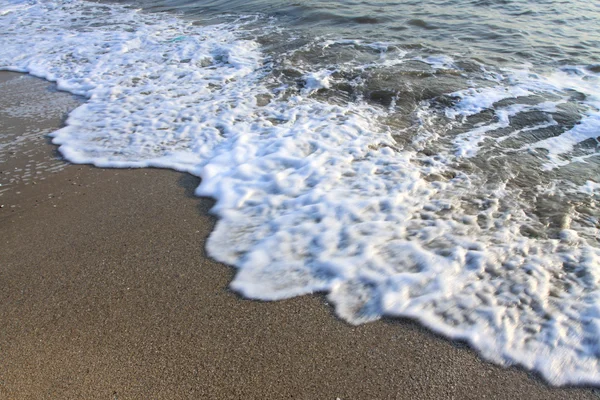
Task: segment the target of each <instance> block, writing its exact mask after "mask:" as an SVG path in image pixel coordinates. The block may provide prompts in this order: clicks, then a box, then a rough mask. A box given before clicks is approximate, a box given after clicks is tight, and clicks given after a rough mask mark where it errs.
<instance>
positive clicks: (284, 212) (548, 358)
mask: <svg viewBox="0 0 600 400" xmlns="http://www.w3.org/2000/svg"><path fill="white" fill-rule="evenodd" d="M599 10H600V8H599V7H598V6H595V5H591V4H588V3H587V2H580V1H575V2H568V3H567V2H558V1H531V2H527V4H523V2H517V1H508V0H505V1H460V2H444V1H430V2H425V4H424V3H423V2H401V3H400V2H398V3H394V2H369V1H364V2H342V3H336V2H279V3H276V2H263V1H255V2H239V3H237V2H233V3H232V2H227V3H225V2H221V1H213V2H205V3H202V4H199V3H198V2H190V1H188V2H181V1H167V2H165V1H160V2H159V1H141V2H135V3H127V4H126V5H112V4H104V3H102V4H99V3H87V2H82V1H77V0H76V1H69V2H63V1H46V2H35V1H12V0H10V1H7V0H0V26H1V27H2V29H1V30H0V32H1V33H0V68H3V69H9V70H15V71H22V72H29V73H32V74H34V75H37V76H41V77H44V78H46V79H50V80H54V81H57V82H58V85H59V88H61V89H63V90H67V91H70V92H72V93H75V94H79V95H83V96H86V97H87V98H88V101H87V103H86V104H85V105H83V106H81V107H79V108H78V109H77V110H75V111H74V112H73V113H71V115H70V118H69V120H68V121H67V127H66V128H64V129H62V130H60V131H58V132H56V133H55V134H54V142H55V143H56V144H58V145H60V151H61V152H62V153H63V154H64V155H65V157H66V158H67V159H69V160H70V161H73V162H77V163H92V164H95V165H98V166H109V167H144V166H157V167H166V168H173V169H177V170H183V171H188V172H190V173H192V174H194V175H197V176H200V177H201V178H202V184H201V186H200V187H199V188H198V190H197V193H198V194H199V195H206V196H212V197H214V198H215V199H216V200H217V203H216V206H215V207H214V209H213V212H214V213H215V214H216V215H218V217H219V218H220V219H219V223H218V225H217V228H216V230H215V232H214V233H213V234H212V235H211V238H210V240H209V243H208V250H209V252H210V254H211V255H212V256H213V257H215V258H217V259H218V260H221V261H223V262H227V263H229V264H231V265H234V266H236V267H237V268H238V273H237V275H236V277H235V279H234V281H233V282H232V287H233V288H234V289H235V290H237V291H239V292H240V293H242V294H243V295H245V296H248V297H251V298H257V299H264V300H276V299H282V298H287V297H291V296H297V295H302V294H306V293H311V292H315V291H323V292H327V293H328V296H329V299H330V300H331V301H332V303H333V304H334V305H335V307H336V312H337V314H338V315H339V316H340V317H341V318H343V319H345V320H347V321H348V322H351V323H364V322H368V321H372V320H375V319H377V318H380V317H381V316H382V315H388V316H404V317H411V318H415V319H418V320H419V321H421V322H422V323H423V324H425V325H426V326H428V327H430V328H431V329H434V330H436V331H437V332H440V333H442V334H444V335H446V336H448V337H452V338H458V339H463V340H466V341H468V342H469V343H470V344H471V345H472V346H473V347H474V348H475V349H477V350H478V351H479V352H480V353H481V354H482V355H483V356H484V357H486V358H487V359H490V360H492V361H494V362H497V363H501V364H513V363H516V364H520V365H522V366H524V367H526V368H529V369H533V370H536V371H537V372H539V373H541V374H542V375H543V376H544V377H545V378H546V379H547V380H548V381H549V382H551V383H553V384H567V383H594V384H597V383H598V382H600V333H599V326H600V325H599V322H600V287H599V279H600V236H599V233H598V229H599V228H600V221H599V218H600V211H599V209H598V201H599V199H600V180H599V178H598V177H599V176H600V174H599V173H600V157H599V155H600V153H599V151H598V150H599V149H598V148H599V142H598V137H599V135H600V111H599V110H600V97H599V90H598V87H599V85H598V84H599V79H600V66H599V62H598V52H597V51H596V48H598V39H599V37H600V36H599V35H598V33H597V30H595V29H594V27H595V26H597V23H598V22H599V21H600V11H599Z"/></svg>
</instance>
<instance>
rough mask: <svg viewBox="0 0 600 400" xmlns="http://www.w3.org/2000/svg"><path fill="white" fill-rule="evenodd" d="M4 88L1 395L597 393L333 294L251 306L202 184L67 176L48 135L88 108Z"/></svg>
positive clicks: (141, 176)
mask: <svg viewBox="0 0 600 400" xmlns="http://www.w3.org/2000/svg"><path fill="white" fill-rule="evenodd" d="M0 92H1V93H3V96H0V105H1V106H0V138H1V140H2V142H1V143H2V147H0V149H1V152H0V171H2V174H0V183H1V184H2V186H1V187H0V190H2V191H1V195H0V205H2V208H1V209H0V227H1V228H0V229H1V230H0V236H1V240H2V245H1V246H0V260H1V263H0V267H1V268H0V296H1V298H2V300H1V301H0V323H1V324H2V327H1V328H0V398H2V399H59V398H60V399H111V400H113V399H115V400H116V399H229V398H231V399H241V398H249V399H281V398H294V399H295V398H298V399H300V398H301V399H332V400H333V399H336V398H340V399H392V398H393V399H451V398H456V399H481V398H499V399H522V398H527V399H565V398H570V399H583V398H586V399H594V398H598V392H596V391H595V390H593V389H585V388H551V387H549V386H547V385H546V384H545V383H543V382H542V381H541V380H540V379H538V378H537V377H535V376H532V375H531V374H529V373H527V372H526V371H523V370H521V369H518V368H514V367H512V368H502V367H499V366H495V365H492V364H489V363H487V362H485V361H482V360H481V359H480V358H479V357H478V356H477V354H476V353H475V352H473V351H472V350H470V349H469V348H467V347H466V346H464V345H461V344H457V343H452V342H450V341H448V340H446V339H443V338H440V337H438V336H436V335H434V334H432V333H429V332H428V331H426V330H424V329H423V328H421V327H419V326H417V325H416V324H414V323H412V322H410V321H404V320H384V321H379V322H376V323H371V324H366V325H362V326H351V325H348V324H346V323H344V322H342V321H341V320H339V319H337V318H336V317H335V316H334V315H333V312H332V308H331V307H330V306H329V305H328V304H327V302H326V299H325V298H324V296H322V295H314V296H304V297H301V298H296V299H292V300H288V301H280V302H271V303H265V302H257V301H250V300H246V299H243V298H241V297H239V296H238V295H237V294H236V293H234V292H232V291H230V290H229V289H228V283H229V282H230V280H231V278H232V276H233V274H234V270H233V268H231V267H228V266H226V265H223V264H220V263H217V262H215V261H213V260H211V259H210V258H208V257H207V255H206V253H205V250H204V243H205V240H206V238H207V237H208V235H209V234H210V232H211V230H212V228H213V226H214V224H215V219H214V217H212V216H211V215H210V214H209V210H210V207H211V204H212V202H211V200H210V199H200V198H196V197H194V196H193V189H194V188H195V187H196V186H197V185H198V183H199V180H198V179H197V178H195V177H192V176H190V175H186V174H182V173H176V172H173V171H167V170H156V169H139V170H117V169H114V170H106V169H98V168H93V167H89V166H82V165H69V164H67V163H65V162H64V161H60V160H58V159H57V157H59V155H58V153H57V152H56V149H55V147H54V146H53V145H51V144H50V143H49V140H48V139H47V138H46V137H45V134H46V133H48V132H51V131H52V130H54V129H56V128H58V127H59V126H60V124H61V123H62V122H63V121H64V118H65V116H66V114H65V113H66V112H67V111H68V108H72V107H75V106H76V104H78V102H79V101H81V100H78V99H75V98H74V97H73V96H71V95H69V94H66V93H58V92H56V90H55V89H54V86H53V85H52V84H50V83H48V82H44V81H42V80H39V79H36V78H32V77H29V76H24V75H19V74H14V73H6V72H3V73H1V74H0ZM15 109H17V110H18V109H21V110H29V112H27V113H25V112H24V113H22V115H18V113H16V112H15V111H14V110H15ZM11 110H12V111H11ZM9 111H10V112H9ZM11 143H13V144H14V143H19V144H18V145H14V146H12V145H11ZM37 172H39V173H37Z"/></svg>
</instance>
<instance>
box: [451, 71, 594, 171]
mask: <svg viewBox="0 0 600 400" xmlns="http://www.w3.org/2000/svg"><path fill="white" fill-rule="evenodd" d="M495 81H496V80H495ZM599 82H600V77H599V76H598V75H597V74H593V73H591V72H588V71H586V70H585V69H584V68H581V67H570V68H564V69H563V70H560V71H555V72H553V73H551V74H549V75H540V74H534V73H532V72H530V71H529V70H528V69H525V70H506V71H505V76H503V77H502V79H501V81H500V84H498V85H495V86H492V87H481V88H469V89H465V90H461V91H458V92H455V93H450V94H449V96H452V97H455V98H458V99H459V100H458V102H457V103H456V104H455V105H454V106H453V107H450V108H448V109H446V110H445V114H446V117H448V118H450V119H454V120H456V119H458V117H460V119H458V120H459V122H461V121H464V119H465V118H466V117H469V116H473V115H475V114H478V113H481V112H482V111H484V110H493V111H494V113H495V115H496V121H494V122H493V123H490V124H485V125H482V126H477V127H476V128H474V129H471V130H469V131H468V132H465V133H462V134H460V135H459V136H458V137H457V139H456V141H455V145H456V147H457V150H456V154H457V155H458V156H465V157H473V156H475V155H477V153H478V152H479V150H480V146H479V144H480V143H481V142H482V141H483V140H484V139H486V137H487V135H486V134H487V133H488V132H492V131H495V130H497V129H501V128H506V127H508V126H509V124H510V121H508V119H507V118H508V117H513V116H515V115H517V114H518V113H520V112H524V111H531V110H539V111H543V112H545V113H548V114H549V115H548V119H549V121H550V122H549V124H550V125H546V124H542V125H537V126H535V127H527V128H524V129H520V130H518V131H515V132H512V133H511V134H509V135H507V136H504V137H502V138H500V139H497V140H496V141H497V142H502V141H504V140H505V139H508V138H509V137H515V136H517V135H518V134H520V133H523V132H528V131H531V130H536V129H543V128H547V127H550V126H555V123H554V122H553V120H552V117H551V115H550V113H553V112H556V111H557V107H558V106H559V105H561V104H565V103H567V102H568V100H569V97H570V96H571V95H572V93H573V92H576V93H579V94H580V95H583V96H584V99H583V100H581V104H582V105H584V106H585V107H587V108H588V111H587V113H586V114H585V115H584V116H583V118H582V119H581V120H580V121H579V122H578V123H577V125H575V126H574V127H573V128H571V129H569V130H567V131H565V132H563V133H562V134H560V135H558V136H554V137H551V138H548V139H545V140H541V141H538V142H535V143H532V144H529V145H526V146H523V147H522V148H521V149H520V150H521V151H527V150H533V149H545V150H546V151H547V153H546V157H547V162H546V163H545V164H544V168H545V169H552V168H555V167H559V166H564V165H567V164H569V163H571V162H576V161H580V160H582V158H581V157H572V156H570V155H571V153H572V152H573V150H574V149H575V147H576V146H577V145H578V144H580V143H582V142H584V141H586V140H589V139H596V140H597V137H598V132H599V131H600V97H599V93H598V83H599ZM533 95H541V96H543V97H548V96H553V97H555V98H556V100H548V101H545V102H543V103H540V104H536V105H533V106H532V105H525V104H518V98H519V97H527V96H533ZM507 99H513V100H515V101H517V104H513V105H511V106H500V107H497V106H496V105H497V103H499V102H500V101H502V100H507ZM595 154H596V155H597V154H599V153H595ZM565 156H567V157H565ZM591 156H594V154H588V155H587V156H584V158H585V157H591Z"/></svg>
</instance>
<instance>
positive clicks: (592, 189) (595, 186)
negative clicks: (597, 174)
mask: <svg viewBox="0 0 600 400" xmlns="http://www.w3.org/2000/svg"><path fill="white" fill-rule="evenodd" d="M577 191H578V192H581V193H585V194H587V195H590V196H592V195H594V194H600V183H598V182H594V181H587V182H586V183H585V184H584V185H582V186H580V187H579V188H578V189H577Z"/></svg>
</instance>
